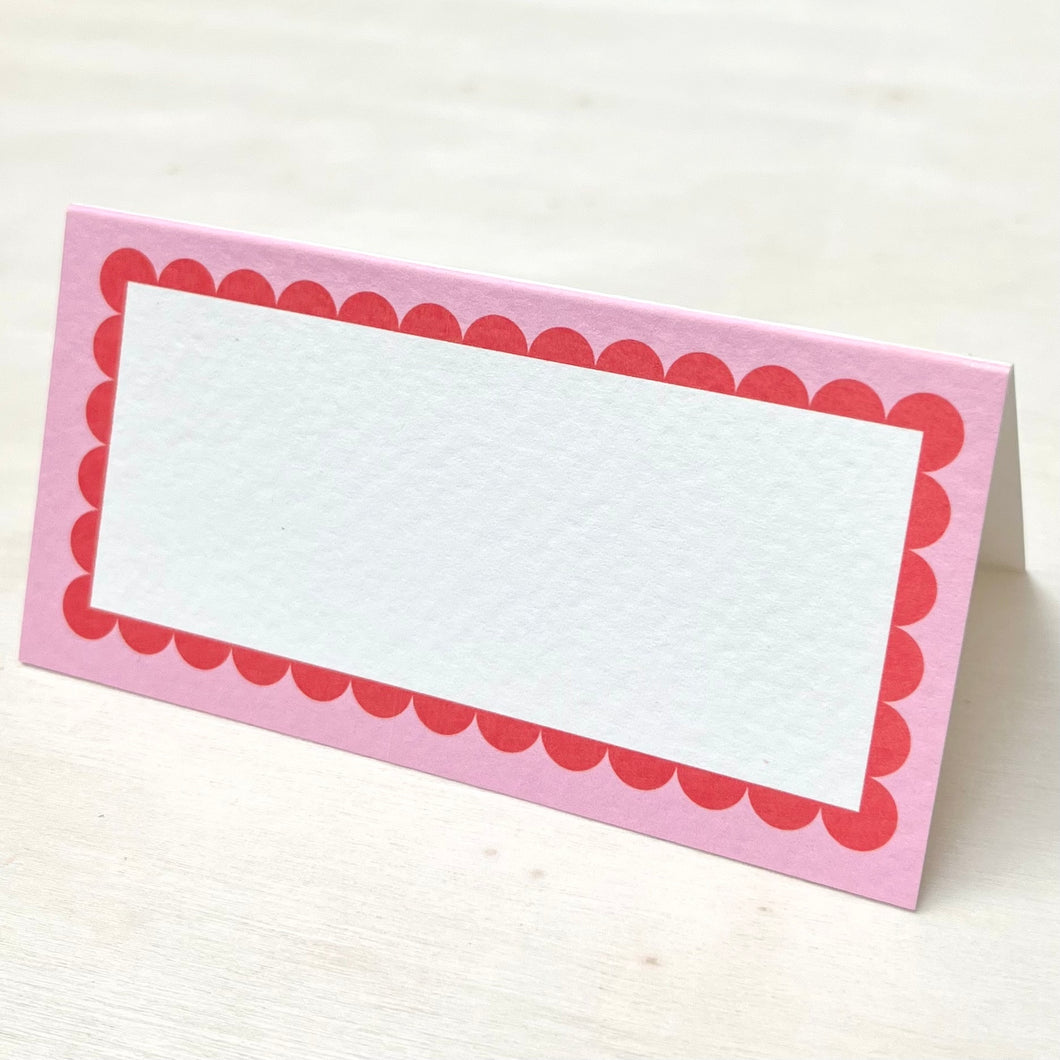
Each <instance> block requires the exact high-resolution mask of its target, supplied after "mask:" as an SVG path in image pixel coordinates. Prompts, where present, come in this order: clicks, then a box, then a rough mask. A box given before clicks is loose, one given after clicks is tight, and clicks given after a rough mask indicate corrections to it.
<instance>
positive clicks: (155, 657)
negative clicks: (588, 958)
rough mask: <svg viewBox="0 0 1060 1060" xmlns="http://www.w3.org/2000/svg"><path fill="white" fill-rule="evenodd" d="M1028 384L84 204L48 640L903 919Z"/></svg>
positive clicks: (55, 507) (905, 352)
mask: <svg viewBox="0 0 1060 1060" xmlns="http://www.w3.org/2000/svg"><path fill="white" fill-rule="evenodd" d="M1012 394H1013V390H1012V370H1011V367H1010V366H1008V365H1003V364H994V363H989V362H984V361H973V360H969V359H966V358H962V357H955V356H949V355H944V354H937V353H928V352H925V351H921V350H913V349H905V348H898V347H893V346H885V345H881V344H878V343H871V342H865V341H861V340H855V339H849V338H842V337H838V336H834V335H827V334H820V333H815V332H810V331H804V330H799V329H795V328H786V327H778V326H776V325H771V324H761V323H756V322H753V321H746V320H736V319H730V318H724V317H718V316H712V315H709V314H705V313H698V312H691V311H687V310H681V309H674V308H670V307H665V306H657V305H651V304H648V303H639V302H628V301H622V300H619V299H614V298H606V297H602V296H598V295H590V294H584V293H580V292H575V291H569V290H563V289H558V288H549V287H543V286H537V285H532V284H526V283H519V282H516V281H511V280H502V279H497V278H493V277H487V276H477V275H472V274H468V273H460V272H453V271H448V270H445V269H438V268H432V267H428V266H423V265H413V264H409V263H406V262H398V261H388V260H384V259H380V258H371V257H366V256H363V255H359V254H351V253H347V252H343V251H336V250H327V249H322V248H318V247H308V246H299V245H294V244H289V243H281V242H277V241H274V240H269V239H261V238H258V237H253V236H246V235H239V234H235V233H231V232H224V231H216V230H212V229H205V228H198V227H193V226H188V225H180V224H174V223H171V222H166V221H158V220H151V219H147V218H140V217H132V216H128V215H123V214H114V213H108V212H104V211H99V210H92V209H86V208H80V207H78V208H74V209H72V210H71V212H70V215H69V219H68V226H67V233H66V244H65V252H64V259H63V270H62V284H61V291H60V298H59V313H58V323H57V326H56V338H55V353H54V361H53V368H52V381H51V392H50V396H49V402H48V417H47V426H46V430H45V440H44V455H43V461H42V468H41V478H40V492H39V497H38V503H37V518H36V525H35V529H34V535H33V550H32V557H31V561H30V571H29V582H28V588H27V595H26V609H25V617H24V623H23V636H22V651H21V658H22V660H23V661H24V662H27V663H31V664H33V665H36V666H44V667H48V668H50V669H53V670H58V671H61V672H63V673H67V674H72V675H74V676H78V677H84V678H88V679H90V680H94V681H99V682H103V683H105V684H109V685H113V686H114V687H117V688H123V689H128V690H131V691H134V692H138V693H141V694H143V695H148V696H153V697H155V698H157V699H163V700H168V701H170V702H172V703H178V704H181V705H183V706H189V707H194V708H196V709H198V710H203V711H208V712H211V713H214V714H219V715H223V716H225V717H229V718H236V719H239V720H241V721H246V722H250V723H252V724H255V725H260V726H263V727H265V728H268V729H273V730H276V731H278V732H284V733H289V734H291V735H294V736H300V737H303V738H305V739H309V740H315V741H317V742H320V743H324V744H329V745H331V746H334V747H340V748H344V749H347V750H350V751H356V752H357V753H359V754H365V755H370V756H372V757H375V758H380V759H385V760H387V761H390V762H394V763H397V764H399V765H403V766H411V767H414V768H416V769H420V770H425V771H427V772H430V773H435V774H438V775H440V776H445V777H450V778H453V779H456V780H461V781H465V782H467V783H470V784H475V785H478V786H480V787H483V788H488V789H491V790H494V791H498V792H504V793H506V794H510V795H515V796H518V797H520V798H524V799H530V800H532V801H534V802H538V803H542V804H544V805H547V806H552V807H556V808H558V809H563V810H567V811H569V812H572V813H578V814H581V815H584V816H586V817H591V818H595V819H597V820H599V821H604V822H608V823H611V824H617V825H621V826H623V827H625V828H630V829H633V830H636V831H639V832H643V833H646V834H648V835H653V836H660V837H662V838H665V839H670V840H673V841H675V842H678V843H683V844H686V845H688V846H692V847H696V848H699V849H701V850H705V851H710V852H713V853H717V854H723V855H725V856H727V857H732V858H737V859H739V860H741V861H745V862H749V863H751V864H754V865H760V866H764V867H766V868H770V869H774V870H777V871H780V872H784V873H788V874H790V875H794V876H800V877H803V878H805V879H808V880H813V881H817V882H820V883H825V884H828V885H830V886H833V887H838V888H842V889H845V890H849V891H853V892H856V893H858V894H863V895H866V896H869V897H872V898H877V899H881V900H883V901H887V902H892V903H894V904H897V905H901V906H906V907H910V908H911V907H913V906H914V905H915V903H916V896H917V890H918V887H919V882H920V874H921V867H922V864H923V858H924V850H925V846H926V843H927V837H928V828H929V824H930V819H931V810H932V804H933V801H934V796H935V786H936V782H937V778H938V772H939V764H940V760H941V756H942V749H943V742H944V739H945V734H946V725H947V720H948V716H949V711H950V704H951V700H952V696H953V688H954V682H955V679H956V674H957V665H958V660H959V656H960V649H961V639H962V636H963V631H964V624H965V617H966V613H967V609H968V601H969V595H970V592H971V586H972V579H973V576H974V573H975V567H976V562H977V559H978V558H980V553H981V552H982V558H983V559H984V560H986V561H991V562H997V563H1001V564H1005V565H1009V566H1016V567H1019V566H1021V565H1022V531H1021V526H1020V517H1019V512H1020V499H1019V477H1018V471H1017V451H1016V436H1015V410H1014V405H1013V396H1012ZM1003 420H1004V428H1003V427H1002V423H1003ZM999 439H1000V444H999ZM988 497H989V498H990V503H989V506H988ZM988 508H989V510H988ZM984 519H985V528H984ZM981 546H982V547H981Z"/></svg>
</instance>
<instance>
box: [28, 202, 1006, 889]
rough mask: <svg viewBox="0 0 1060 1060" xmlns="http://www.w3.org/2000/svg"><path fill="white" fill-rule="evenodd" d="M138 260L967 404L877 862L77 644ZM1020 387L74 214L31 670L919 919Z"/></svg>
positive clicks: (558, 296)
mask: <svg viewBox="0 0 1060 1060" xmlns="http://www.w3.org/2000/svg"><path fill="white" fill-rule="evenodd" d="M122 246H134V247H136V248H137V249H138V250H140V251H142V252H143V253H145V254H146V255H147V256H148V257H149V258H150V259H151V260H152V262H153V264H154V265H155V267H156V269H158V270H160V269H161V268H162V267H163V266H164V265H165V264H166V263H168V262H169V261H171V260H174V259H176V258H181V257H191V258H194V259H196V260H197V261H200V262H202V263H203V264H204V265H205V266H206V267H207V268H208V269H209V270H210V272H211V273H212V274H213V275H214V277H215V279H220V278H221V277H222V276H224V275H225V274H226V273H228V272H230V271H232V270H234V269H238V268H251V269H255V270H257V271H258V272H261V273H263V274H264V275H265V276H266V278H267V279H269V281H270V282H271V283H272V285H273V287H274V289H275V290H276V291H277V292H279V291H280V290H282V289H283V288H284V287H285V286H286V285H287V284H289V283H292V282H294V281H295V280H302V279H312V280H315V281H316V282H318V283H320V284H322V285H323V286H324V287H326V288H327V289H328V290H329V291H330V292H331V294H332V297H333V298H335V301H336V304H339V303H341V302H342V300H343V299H344V298H346V297H347V296H348V295H350V294H352V293H354V292H356V291H360V290H375V291H378V292H379V293H381V294H383V295H384V296H385V297H386V298H387V299H388V300H389V301H390V302H391V304H392V305H393V306H394V308H395V309H396V310H397V312H398V315H399V316H401V315H402V314H403V313H404V312H406V311H407V310H408V309H410V308H411V307H412V306H413V305H416V304H418V303H421V302H438V303H440V304H442V305H444V306H446V307H447V308H448V309H449V310H451V311H452V312H453V313H454V314H455V315H456V316H457V318H458V320H459V322H460V324H461V327H463V328H466V327H467V325H468V324H470V323H471V322H472V321H473V320H475V319H476V318H478V317H480V316H484V315H487V314H491V313H497V314H502V315H504V316H507V317H509V318H511V319H513V320H515V321H516V323H518V324H519V326H520V327H521V328H522V329H523V331H524V333H525V334H526V335H527V337H528V338H532V337H533V336H535V335H536V334H538V333H539V332H540V331H543V330H544V329H546V328H548V327H556V326H567V327H571V328H574V329H576V330H577V331H579V332H580V333H581V334H582V335H584V336H585V338H586V339H588V340H589V342H590V343H591V344H592V346H593V348H594V350H597V351H599V350H600V349H602V348H603V346H605V345H607V344H609V343H610V342H613V341H616V340H617V339H623V338H639V339H642V340H643V341H646V342H648V343H649V345H651V346H652V347H653V348H654V349H655V351H656V352H657V353H658V354H659V356H660V358H661V359H662V361H663V364H664V365H667V364H669V363H670V362H671V361H673V360H674V359H675V358H676V357H678V356H680V355H681V354H684V353H687V352H691V351H693V350H705V351H707V352H710V353H714V354H716V355H717V356H719V357H721V358H722V360H724V361H725V362H726V364H727V365H728V366H729V368H730V369H731V370H732V372H733V374H734V376H735V377H736V378H737V380H739V379H740V378H741V377H742V376H743V375H744V374H746V372H747V371H749V370H751V369H752V368H755V367H759V366H760V365H763V364H780V365H783V366H785V367H787V368H790V369H791V370H792V371H794V372H795V373H796V374H797V375H798V376H799V377H800V378H801V379H802V381H803V382H804V384H805V385H806V387H807V389H808V391H809V392H810V394H811V395H812V394H813V393H814V392H815V391H816V390H817V389H818V388H819V387H820V386H822V385H823V384H825V383H827V382H830V381H832V380H834V379H838V378H855V379H860V380H862V381H863V382H865V383H868V384H869V385H870V386H871V387H873V389H874V390H875V391H876V392H877V394H879V396H880V398H881V399H882V400H883V402H884V405H885V407H887V408H889V407H890V406H891V405H893V404H894V402H895V401H897V400H898V399H899V398H901V397H904V396H906V395H907V394H912V393H917V392H921V391H931V392H935V393H939V394H941V395H942V396H943V397H945V398H946V399H947V400H949V401H950V402H951V403H952V404H953V405H955V406H956V408H957V409H958V410H959V412H960V413H961V416H962V417H963V419H964V424H965V443H964V446H963V448H962V450H961V453H960V455H959V456H958V458H957V460H956V461H954V462H953V463H952V464H950V465H949V466H947V467H945V468H943V469H942V470H941V471H939V472H936V473H934V477H935V478H937V479H938V481H939V482H940V483H941V484H942V485H943V486H944V488H945V489H946V491H947V493H948V495H949V498H950V502H951V507H952V515H951V521H950V525H949V527H948V529H947V531H946V533H945V534H943V536H942V538H941V539H940V540H939V541H938V542H936V543H935V544H934V545H932V546H930V547H928V548H926V549H921V550H919V551H920V552H921V554H923V555H924V556H925V558H926V559H928V561H929V562H930V564H931V566H932V568H933V570H934V573H935V576H936V579H937V581H938V599H937V601H936V604H935V606H934V607H933V608H932V610H931V612H930V614H929V615H928V616H927V618H925V619H924V620H923V621H922V622H920V623H918V624H917V625H915V626H913V627H909V628H910V632H911V633H912V634H913V635H914V636H915V638H916V640H917V642H918V644H919V645H920V648H921V650H922V651H923V653H924V656H925V663H926V665H925V673H924V678H923V680H922V682H921V684H920V686H919V687H918V688H917V690H916V691H915V692H914V693H913V695H911V696H909V697H907V698H906V699H904V700H901V701H899V702H898V703H897V704H896V706H897V708H898V710H899V711H900V713H901V714H902V716H903V717H904V718H905V720H906V722H907V724H908V725H909V728H910V732H911V736H912V749H911V752H910V755H909V758H908V759H907V761H906V763H905V764H904V765H903V766H902V767H901V768H900V769H899V770H898V771H897V772H896V773H893V774H891V775H890V776H886V777H882V778H880V780H881V782H882V783H883V784H884V786H885V787H886V788H887V789H888V790H889V791H890V792H891V794H892V795H893V797H894V798H895V801H896V802H897V804H898V807H899V823H898V829H897V831H896V833H895V835H894V836H893V837H892V839H891V840H890V841H889V842H888V843H887V844H885V845H884V846H883V847H882V848H880V849H878V850H875V851H869V852H857V851H851V850H848V849H846V848H844V847H842V846H840V844H839V843H837V842H836V841H835V840H834V839H833V838H832V837H831V836H830V835H829V834H828V832H827V831H826V830H825V828H824V825H823V824H822V821H821V818H820V815H818V817H817V818H816V819H815V820H814V821H813V822H812V823H811V824H810V825H808V826H807V827H805V828H802V829H798V830H796V831H782V830H779V829H776V828H773V827H771V826H769V825H766V824H764V823H763V822H762V821H761V820H760V819H759V818H758V817H757V816H756V814H755V813H754V812H753V810H752V809H751V808H750V806H749V805H748V802H747V796H746V795H745V796H744V798H743V800H742V801H741V802H740V803H739V804H738V805H737V806H735V807H732V808H730V809H728V810H723V811H711V810H705V809H702V808H701V807H699V806H697V805H696V804H694V803H693V802H691V801H690V800H689V799H688V798H687V797H686V796H685V795H684V793H683V791H682V790H681V788H680V787H679V785H678V783H677V779H676V777H673V778H671V780H670V781H669V782H668V783H667V784H666V785H664V786H663V787H662V788H659V789H656V790H654V791H637V790H635V789H633V788H630V787H628V786H627V785H626V784H625V783H623V782H622V781H620V780H619V779H618V778H617V777H616V776H615V775H614V774H613V772H612V771H611V769H610V767H609V766H608V765H607V763H606V761H605V762H603V763H601V764H600V765H599V766H597V767H595V768H594V769H592V770H588V771H586V772H581V773H579V772H571V771H568V770H565V769H563V768H562V767H560V766H558V765H556V764H555V763H554V762H552V760H551V759H550V758H549V757H548V756H547V754H545V752H544V750H543V749H542V747H541V744H540V741H538V743H536V744H535V745H534V746H533V747H532V748H530V749H529V750H527V751H523V752H518V753H515V754H508V753H505V752H502V751H498V750H496V749H495V748H493V747H492V746H491V745H490V744H488V743H487V742H486V741H485V740H484V739H483V738H482V737H481V736H480V735H479V733H478V730H477V729H476V728H475V726H474V725H472V726H471V727H470V728H468V729H467V730H465V731H464V732H463V733H460V734H458V735H455V736H439V735H436V734H435V733H433V732H431V731H430V730H428V729H427V728H426V727H425V726H423V724H422V723H421V722H420V721H419V720H418V718H417V717H416V716H415V714H414V712H413V711H411V710H406V711H405V712H404V713H403V714H401V715H400V716H398V717H397V718H392V719H377V718H374V717H372V716H371V715H369V714H367V713H365V712H364V711H363V710H362V709H361V708H360V707H359V706H358V705H357V704H356V702H355V701H354V700H353V698H352V696H351V695H350V694H349V693H348V692H347V693H346V694H345V696H344V697H342V698H340V699H339V700H337V701H335V702H332V703H322V704H321V703H315V702H313V701H312V700H309V699H307V698H306V697H305V696H304V695H303V694H302V693H301V692H300V691H299V690H298V689H297V688H296V687H295V686H294V684H293V683H292V681H291V677H290V675H289V674H288V675H287V676H286V677H284V678H283V679H282V680H281V681H280V682H279V683H277V684H276V685H272V686H268V687H264V688H262V687H258V686H254V685H251V684H250V683H248V682H247V681H246V680H244V679H243V678H242V677H241V676H240V675H239V674H238V673H237V672H236V671H235V669H234V667H233V666H232V663H231V660H229V661H227V662H226V663H224V664H222V666H221V667H219V668H218V669H217V670H211V671H198V670H195V669H194V668H193V667H190V666H188V665H187V664H185V663H184V661H183V660H182V659H181V658H180V657H179V655H177V653H176V650H175V649H174V647H173V645H172V644H170V645H169V646H168V647H167V648H166V649H165V650H164V651H162V652H161V653H159V654H158V655H154V656H145V655H138V654H137V653H135V652H134V651H132V650H131V649H130V648H128V647H127V646H126V645H125V643H124V641H123V640H122V639H121V637H120V636H119V635H118V633H117V632H116V631H114V632H112V633H111V634H109V635H108V636H107V637H104V638H103V639H102V640H99V641H89V640H84V639H82V638H80V637H78V636H77V635H76V634H74V633H73V632H72V631H71V630H70V628H69V626H68V625H67V624H66V621H65V619H64V617H63V614H62V607H61V603H62V596H63V592H64V590H65V588H66V586H67V585H68V584H69V582H70V581H71V579H72V578H74V577H76V576H77V575H78V574H79V573H81V571H80V568H79V567H78V566H77V564H76V563H75V561H74V559H73V556H72V554H71V552H70V547H69V532H70V527H71V526H72V524H73V522H74V520H75V519H76V518H77V516H78V515H80V514H81V513H82V512H84V511H86V510H88V507H89V506H88V505H87V503H86V502H85V501H84V499H83V497H82V496H81V494H80V491H79V489H78V485H77V468H78V465H79V463H80V460H81V458H82V457H83V456H84V454H85V453H86V452H87V451H88V450H89V449H90V448H93V447H94V446H95V445H96V444H97V443H96V442H95V440H94V439H93V438H92V436H91V434H90V432H89V430H88V427H87V425H86V423H85V419H84V403H85V399H86V397H87V395H88V393H89V392H90V390H91V389H92V388H93V387H94V386H95V385H96V384H97V383H99V382H101V381H102V380H103V379H104V376H103V375H102V373H101V372H100V371H99V370H98V369H97V367H96V365H95V364H94V362H93V360H92V357H91V353H90V351H91V344H92V337H93V334H94V332H95V329H96V327H97V326H98V325H99V323H100V322H101V321H102V320H103V319H104V318H105V317H106V316H108V315H110V314H111V312H112V310H110V309H109V307H107V305H106V303H105V302H104V300H103V298H102V295H101V294H100V291H99V288H98V282H97V281H98V274H99V267H100V265H101V264H102V261H103V260H104V258H105V257H106V255H107V254H108V253H109V252H110V251H112V250H115V249H117V248H119V247H122ZM1009 372H1010V368H1009V367H1008V366H1007V365H1002V364H995V363H992V362H986V361H975V360H970V359H966V358H961V357H955V356H952V355H947V354H939V353H932V352H929V351H924V350H915V349H911V348H907V347H898V346H890V345H884V344H879V343H872V342H867V341H865V340H859V339H849V338H845V337H842V336H837V335H830V334H824V333H819V332H812V331H807V330H804V329H798V328H789V327H783V326H780V325H774V324H765V323H758V322H754V321H748V320H740V319H734V318H726V317H720V316H715V315H711V314H706V313H698V312H693V311H689V310H681V309H675V308H672V307H666V306H658V305H654V304H651V303H642V302H631V301H626V300H622V299H616V298H609V297H605V296H601V295H592V294H586V293H582V292H576V291H570V290H566V289H561V288H550V287H544V286H540V285H533V284H525V283H521V282H518V281H512V280H504V279H500V278H495V277H485V276H478V275H476V274H473V273H464V272H456V271H449V270H444V269H438V268H434V267H430V266H424V265H415V264H411V263H407V262H397V261H390V260H387V259H382V258H372V257H369V256H365V255H359V254H353V253H348V252H343V251H337V250H330V249H327V248H322V247H311V246H302V245H299V244H293V243H286V242H282V241H278V240H270V239H265V238H261V237H254V236H246V235H240V234H238V233H232V232H226V231H222V230H215V229H207V228H200V227H196V226H190V225H183V224H178V223H175V222H168V221H161V220H155V219H151V218H143V217H136V216H133V215H127V214H118V213H112V212H108V211H102V210H95V209H89V208H86V207H73V208H71V210H70V212H69V215H68V219H67V232H66V242H65V247H64V255H63V266H62V277H61V283H60V297H59V311H58V320H57V325H56V334H55V348H54V355H53V363H52V376H51V385H50V390H49V398H48V411H47V419H46V424H45V434H44V448H43V455H42V462H41V473H40V482H39V490H38V498H37V512H36V520H35V524H34V531H33V541H32V548H31V556H30V568H29V577H28V581H27V589H26V605H25V612H24V617H23V630H22V645H21V651H20V658H21V660H22V661H23V662H26V663H30V664H33V665H36V666H42V667H46V668H48V669H53V670H58V671H60V672H62V673H67V674H70V675H73V676H76V677H83V678H87V679H89V680H93V681H97V682H101V683H103V684H107V685H112V686H114V687H116V688H122V689H126V690H128V691H132V692H137V693H140V694H143V695H147V696H151V697H153V698H156V699H160V700H166V701H169V702H173V703H177V704H180V705H182V706H188V707H192V708H194V709H197V710H201V711H206V712H208V713H212V714H217V715H220V716H223V717H227V718H232V719H234V720H237V721H244V722H248V723H250V724H254V725H258V726H260V727H263V728H266V729H271V730H274V731H276V732H282V733H286V734H289V735H292V736H298V737H301V738H303V739H307V740H312V741H314V742H317V743H322V744H327V745H329V746H333V747H337V748H341V749H343V750H348V751H355V752H357V753H359V754H364V755H368V756H370V757H373V758H378V759H382V760H385V761H389V762H393V763H395V764H398V765H402V766H408V767H411V768H415V769H419V770H422V771H425V772H428V773H433V774H436V775H438V776H443V777H448V778H450V779H453V780H460V781H463V782H465V783H470V784H474V785H476V786H478V787H481V788H486V789H489V790H492V791H498V792H502V793H504V794H508V795H514V796H516V797H519V798H523V799H527V800H529V801H532V802H537V803H540V804H542V805H546V806H551V807H555V808H557V809H562V810H566V811H568V812H571V813H576V814H579V815H581V816H584V817H589V818H593V819H596V820H599V821H603V822H606V823H609V824H614V825H619V826H621V827H624V828H628V829H631V830H634V831H637V832H642V833H645V834H648V835H653V836H657V837H659V838H662V839H667V840H671V841H674V842H678V843H681V844H683V845H686V846H690V847H694V848H697V849H700V850H705V851H709V852H712V853H716V854H722V855H724V856H726V857H731V858H735V859H737V860H740V861H744V862H747V863H749V864H753V865H759V866H761V867H764V868H769V869H773V870H775V871H778V872H782V873H785V874H787V875H792V876H798V877H801V878H804V879H807V880H811V881H814V882H817V883H823V884H826V885H828V886H831V887H836V888H840V889H842V890H847V891H851V892H853V893H856V894H861V895H864V896H866V897H869V898H874V899H878V900H881V901H885V902H889V903H891V904H894V905H898V906H902V907H905V908H910V909H911V908H915V905H916V899H917V892H918V890H919V883H920V875H921V871H922V867H923V859H924V852H925V849H926V844H927V837H928V830H929V826H930V821H931V812H932V807H933V803H934V797H935V789H936V785H937V781H938V772H939V766H940V762H941V757H942V750H943V744H944V741H945V734H946V727H947V723H948V720H949V711H950V705H951V702H952V696H953V688H954V684H955V681H956V673H957V666H958V662H959V657H960V648H961V641H962V639H963V635H964V624H965V620H966V617H967V609H968V602H969V598H970V594H971V586H972V580H973V577H974V572H975V563H976V557H977V555H978V548H979V537H980V533H981V529H982V522H983V515H984V511H985V506H986V497H987V492H988V487H989V481H990V474H991V468H992V465H993V457H994V449H995V447H996V442H997V435H998V431H999V427H1000V419H1001V412H1002V407H1003V401H1004V396H1005V387H1006V384H1007V380H1008V375H1009Z"/></svg>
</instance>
